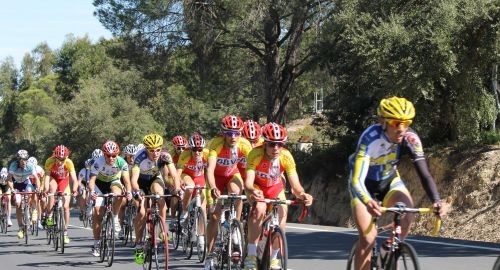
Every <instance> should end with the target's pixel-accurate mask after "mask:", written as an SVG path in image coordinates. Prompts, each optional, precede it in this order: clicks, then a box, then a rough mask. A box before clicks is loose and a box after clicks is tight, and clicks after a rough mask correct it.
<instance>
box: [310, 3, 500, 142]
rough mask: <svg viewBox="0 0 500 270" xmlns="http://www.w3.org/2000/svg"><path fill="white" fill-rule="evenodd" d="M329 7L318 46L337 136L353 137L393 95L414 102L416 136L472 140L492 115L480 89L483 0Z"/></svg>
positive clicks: (488, 35)
mask: <svg viewBox="0 0 500 270" xmlns="http://www.w3.org/2000/svg"><path fill="white" fill-rule="evenodd" d="M337 7H338V8H337V9H336V11H335V14H334V16H332V17H331V20H330V21H329V22H328V23H327V24H326V25H325V28H324V31H323V34H324V35H323V37H324V39H323V41H322V43H320V44H319V46H320V47H321V51H322V55H323V58H322V59H324V61H323V65H324V66H325V67H328V69H329V70H330V72H331V73H332V74H333V75H334V76H335V77H336V79H337V88H336V91H335V93H333V95H332V96H331V97H330V103H329V107H330V108H331V113H330V119H331V121H332V122H333V123H334V126H337V127H338V131H339V132H340V133H344V134H349V133H353V132H354V133H359V132H361V130H362V129H363V127H365V126H366V125H367V124H369V123H372V122H373V120H374V118H373V115H374V114H375V108H376V106H377V105H378V101H379V100H380V99H381V98H384V97H388V96H391V95H398V96H404V97H406V98H408V99H410V100H412V101H413V102H414V103H415V105H416V108H417V121H415V122H416V123H415V125H416V126H417V127H418V128H417V129H418V130H419V133H420V134H421V135H422V136H423V137H427V138H428V139H430V140H432V141H433V142H444V141H447V140H451V141H457V140H458V141H463V142H466V141H467V142H477V141H478V140H479V138H480V134H481V132H482V131H484V130H487V129H488V126H490V125H491V123H492V115H494V113H493V114H492V111H494V100H493V96H492V95H491V92H490V91H488V90H487V88H488V87H489V82H490V80H489V76H490V75H491V72H490V70H491V66H492V62H493V61H494V57H493V53H492V51H494V50H493V48H494V46H493V45H494V38H493V36H494V34H493V33H495V30H494V26H495V25H496V24H498V19H499V13H498V7H495V5H494V4H493V3H492V2H491V1H486V0H485V1H473V2H471V1H462V0H444V1H438V2H432V3H431V2H423V3H422V2H418V1H417V2H411V3H405V4H401V3H400V2H397V1H383V2H380V1H376V2H374V1H365V0H345V1H338V2H337ZM492 106H493V107H492ZM340 133H339V134H340Z"/></svg>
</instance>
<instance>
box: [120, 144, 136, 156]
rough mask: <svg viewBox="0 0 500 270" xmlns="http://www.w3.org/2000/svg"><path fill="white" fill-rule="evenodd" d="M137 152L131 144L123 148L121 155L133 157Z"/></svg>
mask: <svg viewBox="0 0 500 270" xmlns="http://www.w3.org/2000/svg"><path fill="white" fill-rule="evenodd" d="M138 151H139V148H137V146H135V145H133V144H128V145H127V146H125V148H123V154H125V155H135V154H137V152H138Z"/></svg>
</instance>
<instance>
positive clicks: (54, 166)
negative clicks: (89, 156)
mask: <svg viewBox="0 0 500 270" xmlns="http://www.w3.org/2000/svg"><path fill="white" fill-rule="evenodd" d="M70 172H75V165H74V164H73V161H72V160H71V159H69V158H67V159H65V160H64V162H63V163H60V164H58V162H57V159H56V157H54V156H52V157H49V158H48V159H47V160H46V161H45V175H50V177H52V178H54V179H55V180H56V181H61V180H65V179H68V178H69V173H70ZM75 173H76V172H75Z"/></svg>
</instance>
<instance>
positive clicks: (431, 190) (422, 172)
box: [413, 159, 441, 203]
mask: <svg viewBox="0 0 500 270" xmlns="http://www.w3.org/2000/svg"><path fill="white" fill-rule="evenodd" d="M413 164H414V165H415V168H416V169H417V173H418V176H419V177H420V182H421V183H422V187H423V188H424V190H425V193H427V196H428V197H429V199H430V200H431V201H432V202H433V203H438V202H440V201H441V199H440V198H439V193H438V192H437V187H436V182H434V178H433V177H432V175H431V173H430V172H429V167H428V166H427V162H426V161H425V159H420V160H416V161H415V162H414V163H413Z"/></svg>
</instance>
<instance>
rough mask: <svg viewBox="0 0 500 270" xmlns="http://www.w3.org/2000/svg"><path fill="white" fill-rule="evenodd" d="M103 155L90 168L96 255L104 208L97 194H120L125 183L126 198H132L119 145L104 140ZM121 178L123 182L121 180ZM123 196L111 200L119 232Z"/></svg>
mask: <svg viewBox="0 0 500 270" xmlns="http://www.w3.org/2000/svg"><path fill="white" fill-rule="evenodd" d="M102 152H103V156H101V157H99V158H98V159H96V160H95V162H94V164H93V165H92V167H91V169H90V180H89V190H90V194H91V196H92V199H94V200H95V201H96V202H95V208H94V216H93V220H94V222H93V224H92V229H93V232H94V246H93V247H92V255H94V256H96V257H98V256H99V255H100V254H99V240H100V236H101V229H102V228H101V222H102V218H103V215H104V211H105V209H104V208H103V207H102V206H103V198H102V197H97V195H103V194H108V193H114V194H115V195H122V190H123V186H124V185H125V193H126V195H127V199H129V200H130V199H132V193H131V186H130V178H129V173H128V165H127V162H126V161H125V159H123V158H122V157H120V156H118V154H119V153H120V147H119V146H118V144H117V143H116V142H114V141H110V140H108V141H106V142H105V143H104V144H103V145H102ZM122 179H123V182H124V184H122V182H121V180H122ZM124 201H125V199H124V198H115V199H114V201H113V214H114V216H115V220H114V223H115V231H116V232H120V231H121V226H120V221H119V219H118V211H119V210H120V207H121V206H122V204H123V203H124Z"/></svg>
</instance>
